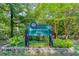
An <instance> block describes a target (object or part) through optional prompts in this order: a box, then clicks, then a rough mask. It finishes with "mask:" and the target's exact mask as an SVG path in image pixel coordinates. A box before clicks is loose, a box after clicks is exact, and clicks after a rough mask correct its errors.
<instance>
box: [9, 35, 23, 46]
mask: <svg viewBox="0 0 79 59" xmlns="http://www.w3.org/2000/svg"><path fill="white" fill-rule="evenodd" d="M23 42H24V39H23V37H19V36H14V37H12V38H10V39H9V43H10V44H11V45H12V46H18V45H21V43H23Z"/></svg>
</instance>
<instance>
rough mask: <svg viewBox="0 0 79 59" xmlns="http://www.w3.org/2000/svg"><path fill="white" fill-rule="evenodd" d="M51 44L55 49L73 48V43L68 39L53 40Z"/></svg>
mask: <svg viewBox="0 0 79 59" xmlns="http://www.w3.org/2000/svg"><path fill="white" fill-rule="evenodd" d="M53 43H54V47H55V48H70V47H72V46H73V41H72V40H70V39H55V40H54V42H53Z"/></svg>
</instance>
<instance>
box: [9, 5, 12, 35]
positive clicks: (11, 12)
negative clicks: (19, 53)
mask: <svg viewBox="0 0 79 59" xmlns="http://www.w3.org/2000/svg"><path fill="white" fill-rule="evenodd" d="M9 5H10V13H11V23H10V24H11V34H10V35H11V37H13V6H12V4H9Z"/></svg>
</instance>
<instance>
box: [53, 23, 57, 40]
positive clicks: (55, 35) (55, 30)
mask: <svg viewBox="0 0 79 59" xmlns="http://www.w3.org/2000/svg"><path fill="white" fill-rule="evenodd" d="M54 38H55V39H56V38H57V25H56V22H54Z"/></svg>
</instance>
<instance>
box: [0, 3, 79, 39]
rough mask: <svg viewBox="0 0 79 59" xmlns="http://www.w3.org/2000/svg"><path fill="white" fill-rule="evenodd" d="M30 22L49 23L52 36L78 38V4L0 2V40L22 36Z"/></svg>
mask: <svg viewBox="0 0 79 59" xmlns="http://www.w3.org/2000/svg"><path fill="white" fill-rule="evenodd" d="M31 22H37V23H38V24H50V25H51V26H52V31H53V34H54V38H58V37H62V38H66V39H67V38H72V39H79V4H64V3H62V4H56V3H54V4H47V3H46V4H40V3H39V4H0V40H3V39H5V40H6V39H9V38H10V37H12V36H14V35H17V34H18V35H23V36H24V34H25V33H24V32H25V29H27V24H30V23H31Z"/></svg>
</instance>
